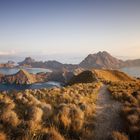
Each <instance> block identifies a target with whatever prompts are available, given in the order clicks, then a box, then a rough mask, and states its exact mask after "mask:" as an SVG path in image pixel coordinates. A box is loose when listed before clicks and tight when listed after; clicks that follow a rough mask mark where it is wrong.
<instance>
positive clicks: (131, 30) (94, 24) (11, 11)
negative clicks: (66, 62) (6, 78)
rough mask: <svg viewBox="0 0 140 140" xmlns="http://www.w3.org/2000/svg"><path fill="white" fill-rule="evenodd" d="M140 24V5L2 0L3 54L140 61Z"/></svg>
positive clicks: (132, 0) (130, 0) (133, 0)
mask: <svg viewBox="0 0 140 140" xmlns="http://www.w3.org/2000/svg"><path fill="white" fill-rule="evenodd" d="M139 25H140V1H139V0H0V54H1V55H42V56H44V55H48V56H51V55H57V56H58V57H60V56H62V55H63V57H64V56H70V55H71V54H72V55H73V56H78V57H80V56H86V55H87V54H89V53H95V52H97V51H100V50H101V51H102V50H106V51H109V52H110V53H112V54H113V55H115V56H118V57H123V58H138V57H139V58H140V26H139Z"/></svg>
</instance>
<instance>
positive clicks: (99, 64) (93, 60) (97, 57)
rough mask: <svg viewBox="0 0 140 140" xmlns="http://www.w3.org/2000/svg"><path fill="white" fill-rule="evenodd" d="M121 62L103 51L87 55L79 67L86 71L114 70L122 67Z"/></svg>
mask: <svg viewBox="0 0 140 140" xmlns="http://www.w3.org/2000/svg"><path fill="white" fill-rule="evenodd" d="M122 63H123V61H122V60H119V59H117V58H115V57H113V56H111V55H110V54H109V53H107V52H105V51H103V52H98V53H96V54H90V55H88V56H87V57H86V58H85V59H84V60H83V61H82V62H81V63H80V66H81V67H83V68H87V69H92V68H108V69H116V68H119V67H120V66H121V65H122Z"/></svg>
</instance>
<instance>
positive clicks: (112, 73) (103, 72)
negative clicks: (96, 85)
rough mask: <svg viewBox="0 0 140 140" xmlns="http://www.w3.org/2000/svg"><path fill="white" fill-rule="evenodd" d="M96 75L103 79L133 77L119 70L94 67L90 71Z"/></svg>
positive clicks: (117, 79) (128, 78)
mask: <svg viewBox="0 0 140 140" xmlns="http://www.w3.org/2000/svg"><path fill="white" fill-rule="evenodd" d="M92 72H93V73H95V75H96V77H98V79H101V80H105V81H112V82H113V81H133V80H135V79H134V78H132V77H130V76H128V75H127V74H126V73H124V72H121V71H119V70H107V69H95V70H93V71H92Z"/></svg>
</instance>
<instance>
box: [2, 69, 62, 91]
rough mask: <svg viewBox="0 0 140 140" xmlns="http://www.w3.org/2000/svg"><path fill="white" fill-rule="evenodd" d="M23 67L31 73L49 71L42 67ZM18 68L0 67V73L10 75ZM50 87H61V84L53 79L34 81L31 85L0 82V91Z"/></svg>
mask: <svg viewBox="0 0 140 140" xmlns="http://www.w3.org/2000/svg"><path fill="white" fill-rule="evenodd" d="M23 69H25V70H26V71H28V72H29V73H33V74H36V73H39V72H51V71H50V70H48V69H43V68H23ZM19 70H20V69H19V68H0V73H2V74H5V75H11V74H15V73H17V72H18V71H19ZM52 87H61V84H60V83H58V82H54V81H52V82H51V81H50V82H45V83H35V84H31V85H16V84H12V85H11V84H0V91H9V90H25V89H41V88H52Z"/></svg>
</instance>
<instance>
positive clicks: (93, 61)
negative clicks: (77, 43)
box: [18, 51, 140, 71]
mask: <svg viewBox="0 0 140 140" xmlns="http://www.w3.org/2000/svg"><path fill="white" fill-rule="evenodd" d="M18 64H19V66H29V67H38V68H47V69H50V70H52V71H61V70H65V69H66V70H69V71H74V70H75V69H78V68H84V69H92V68H106V69H119V68H122V67H133V66H140V59H135V60H126V61H123V60H121V59H118V58H115V57H113V56H112V55H111V54H109V53H108V52H106V51H103V52H101V51H100V52H98V53H94V54H89V55H88V56H87V57H86V58H85V59H84V60H83V61H82V62H81V63H79V64H63V63H60V62H58V61H54V60H53V61H45V62H43V61H35V60H34V59H32V58H30V57H27V58H25V60H24V61H22V62H19V63H18Z"/></svg>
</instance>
